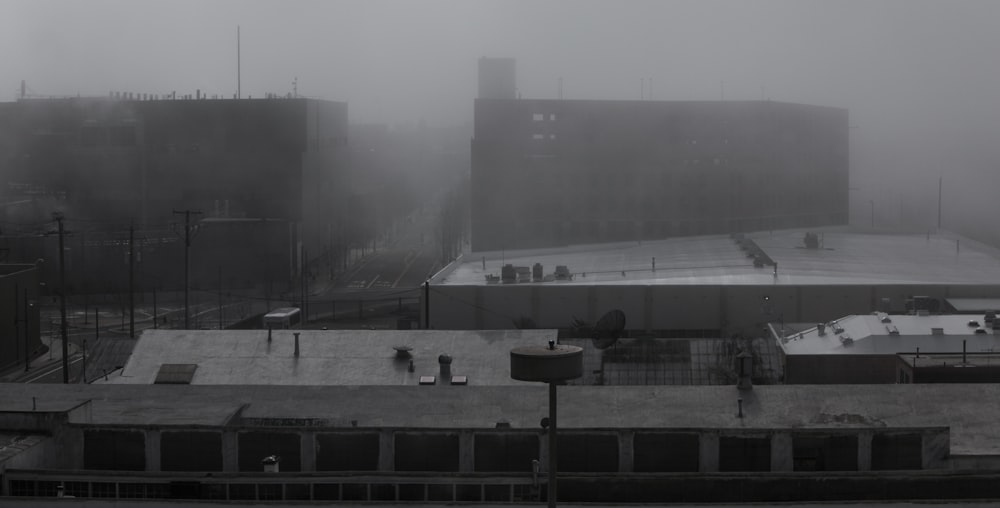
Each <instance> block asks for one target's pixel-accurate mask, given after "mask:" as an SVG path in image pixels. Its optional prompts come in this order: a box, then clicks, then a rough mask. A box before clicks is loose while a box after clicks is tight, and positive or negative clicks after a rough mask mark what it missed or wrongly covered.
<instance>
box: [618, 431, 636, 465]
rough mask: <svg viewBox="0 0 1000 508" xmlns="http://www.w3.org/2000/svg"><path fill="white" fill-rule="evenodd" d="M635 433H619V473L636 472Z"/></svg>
mask: <svg viewBox="0 0 1000 508" xmlns="http://www.w3.org/2000/svg"><path fill="white" fill-rule="evenodd" d="M634 443H635V431H633V430H622V431H620V432H618V472H619V473H631V472H632V471H634V470H635V448H634Z"/></svg>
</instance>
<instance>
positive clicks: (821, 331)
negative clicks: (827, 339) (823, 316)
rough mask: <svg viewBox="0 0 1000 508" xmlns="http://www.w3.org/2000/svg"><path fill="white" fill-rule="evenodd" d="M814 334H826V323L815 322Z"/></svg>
mask: <svg viewBox="0 0 1000 508" xmlns="http://www.w3.org/2000/svg"><path fill="white" fill-rule="evenodd" d="M816 334H817V335H819V336H820V337H822V336H824V335H826V325H824V324H823V323H816Z"/></svg>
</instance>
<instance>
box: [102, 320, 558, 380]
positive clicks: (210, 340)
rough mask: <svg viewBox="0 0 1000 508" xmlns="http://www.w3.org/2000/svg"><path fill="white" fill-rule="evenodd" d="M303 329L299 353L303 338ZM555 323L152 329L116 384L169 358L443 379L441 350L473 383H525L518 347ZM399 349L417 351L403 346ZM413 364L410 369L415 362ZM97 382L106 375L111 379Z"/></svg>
mask: <svg viewBox="0 0 1000 508" xmlns="http://www.w3.org/2000/svg"><path fill="white" fill-rule="evenodd" d="M296 332H297V333H299V356H298V357H296V356H295V338H294V335H293V333H296ZM556 335H557V332H556V331H555V330H473V331H465V330H274V331H273V332H272V338H271V341H270V342H269V341H268V340H267V336H268V332H267V330H146V331H144V332H143V333H142V335H141V336H140V337H139V339H138V341H137V342H136V345H135V348H134V349H133V351H132V355H131V356H130V357H129V360H128V362H127V363H125V367H124V368H123V369H122V371H121V372H120V373H116V374H115V375H112V376H110V377H109V378H108V381H107V382H108V383H112V384H153V383H154V381H155V380H156V379H157V375H158V373H159V372H160V369H161V366H162V365H165V364H166V365H187V366H191V365H196V367H195V368H194V373H193V376H190V384H203V385H395V386H405V385H417V384H418V383H419V380H420V377H421V376H437V377H438V378H439V379H436V383H441V382H448V381H442V380H441V379H440V376H439V373H440V366H439V363H438V357H439V356H440V355H448V356H450V357H451V359H452V363H451V373H452V375H454V376H466V378H467V381H468V384H469V385H511V384H517V383H519V382H518V381H514V380H513V379H511V378H510V368H509V366H510V350H511V349H512V348H515V347H520V346H541V345H545V344H547V343H548V341H550V340H556ZM397 348H399V349H406V348H409V350H408V351H407V352H406V354H403V355H400V354H399V353H397ZM411 360H412V361H413V371H412V372H410V368H409V367H410V361H411ZM97 382H103V379H100V380H98V381H97Z"/></svg>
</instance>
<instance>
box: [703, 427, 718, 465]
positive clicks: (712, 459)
mask: <svg viewBox="0 0 1000 508" xmlns="http://www.w3.org/2000/svg"><path fill="white" fill-rule="evenodd" d="M718 470H719V433H718V432H711V431H702V432H701V433H699V436H698V472H700V473H714V472H717V471H718Z"/></svg>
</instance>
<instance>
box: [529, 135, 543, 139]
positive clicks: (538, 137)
mask: <svg viewBox="0 0 1000 508" xmlns="http://www.w3.org/2000/svg"><path fill="white" fill-rule="evenodd" d="M531 139H545V134H534V135H532V136H531Z"/></svg>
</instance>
